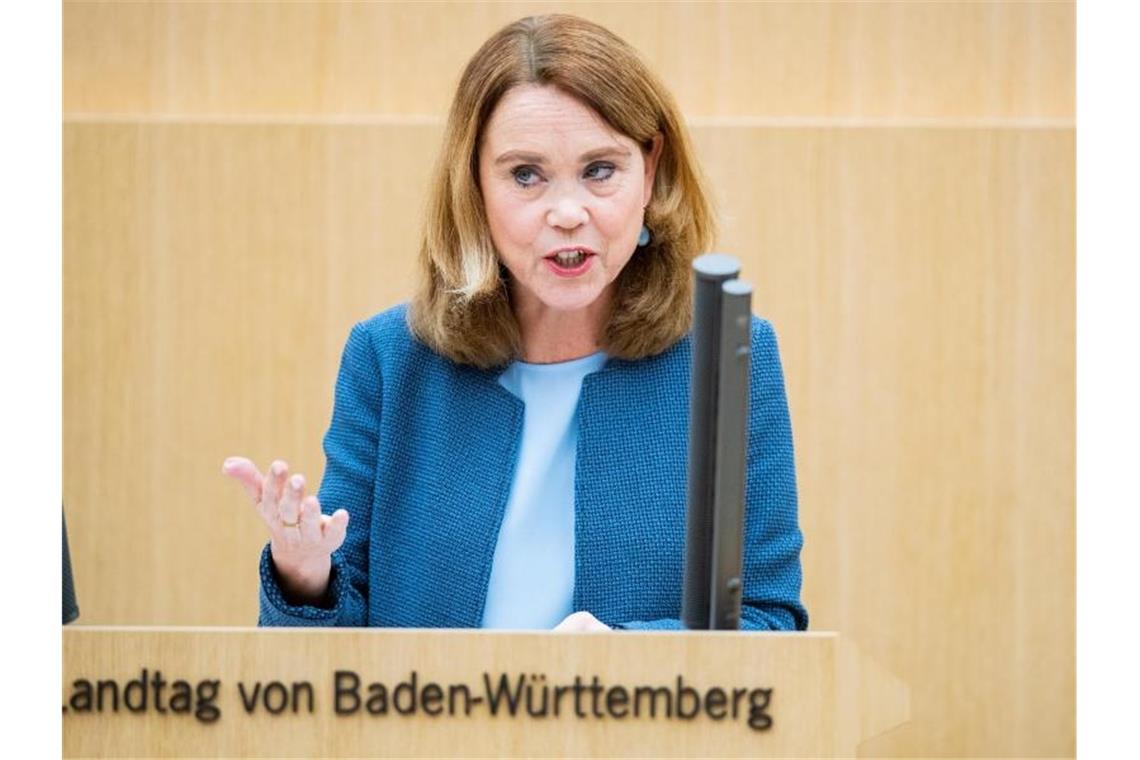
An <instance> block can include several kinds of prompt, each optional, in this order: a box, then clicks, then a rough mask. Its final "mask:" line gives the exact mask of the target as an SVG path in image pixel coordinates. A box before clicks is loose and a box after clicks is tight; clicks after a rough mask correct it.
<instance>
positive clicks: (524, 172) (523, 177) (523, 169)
mask: <svg viewBox="0 0 1140 760" xmlns="http://www.w3.org/2000/svg"><path fill="white" fill-rule="evenodd" d="M511 174H512V175H513V176H514V178H515V182H516V183H518V184H519V185H520V186H521V187H533V186H534V184H535V182H537V181H538V174H537V173H536V172H535V171H534V169H533V168H531V167H529V166H519V167H517V168H515V169H512V170H511Z"/></svg>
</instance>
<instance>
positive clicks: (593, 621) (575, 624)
mask: <svg viewBox="0 0 1140 760" xmlns="http://www.w3.org/2000/svg"><path fill="white" fill-rule="evenodd" d="M553 630H555V631H569V632H576V631H608V630H611V629H610V627H609V626H608V625H606V624H605V623H603V622H602V621H601V620H598V619H597V618H596V617H594V616H593V615H591V614H590V613H589V612H586V611H585V610H582V611H580V612H572V613H570V614H569V615H567V616H566V618H565V619H564V620H563V621H562V622H561V623H559V624H558V625H556V626H554V629H553Z"/></svg>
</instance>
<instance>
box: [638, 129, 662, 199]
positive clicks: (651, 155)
mask: <svg viewBox="0 0 1140 760" xmlns="http://www.w3.org/2000/svg"><path fill="white" fill-rule="evenodd" d="M664 146H665V138H664V136H662V134H661V133H660V132H658V133H657V134H655V135H654V136H653V139H652V140H651V142H650V147H649V150H648V151H643V155H644V157H645V193H644V195H643V196H642V198H641V207H642V208H645V207H646V206H648V205H649V199H650V198H652V197H653V178H654V177H656V176H657V162H658V161H659V160H660V158H661V149H662V148H663V147H664Z"/></svg>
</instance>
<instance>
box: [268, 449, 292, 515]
mask: <svg viewBox="0 0 1140 760" xmlns="http://www.w3.org/2000/svg"><path fill="white" fill-rule="evenodd" d="M288 474H289V466H288V465H287V464H285V463H284V462H282V461H281V460H280V459H275V460H273V464H271V465H270V466H269V470H268V471H267V472H266V473H265V477H264V479H263V480H262V482H261V506H262V514H263V516H266V517H270V518H272V517H276V515H277V511H278V504H279V503H280V501H281V497H282V495H283V493H282V492H283V491H284V488H285V478H286V477H288Z"/></svg>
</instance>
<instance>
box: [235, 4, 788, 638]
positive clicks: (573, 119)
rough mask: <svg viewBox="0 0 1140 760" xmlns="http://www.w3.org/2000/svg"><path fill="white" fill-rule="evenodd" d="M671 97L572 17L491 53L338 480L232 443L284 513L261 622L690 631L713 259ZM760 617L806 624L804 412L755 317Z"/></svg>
mask: <svg viewBox="0 0 1140 760" xmlns="http://www.w3.org/2000/svg"><path fill="white" fill-rule="evenodd" d="M713 233H714V229H713V219H712V214H711V212H710V208H709V204H708V201H707V199H706V196H705V193H704V191H703V190H702V187H701V179H700V174H699V171H698V169H697V166H696V164H695V161H694V157H693V153H692V148H691V147H690V144H689V141H688V138H687V136H686V133H685V129H684V126H683V124H682V121H681V117H680V113H679V111H678V109H677V106H676V104H675V103H674V101H673V98H672V96H671V95H670V94H669V93H668V92H667V91H666V90H665V88H664V87H663V86H662V85H661V83H660V82H659V81H658V79H657V78H656V77H655V76H654V75H653V74H652V73H651V72H650V71H649V70H648V69H647V68H646V66H645V65H644V64H643V63H642V62H641V60H640V58H639V57H638V55H637V53H636V52H635V51H634V50H633V49H632V48H631V47H630V46H629V45H628V44H626V43H625V42H624V41H622V40H621V39H619V38H618V37H616V36H615V35H614V34H612V33H611V32H609V31H607V30H606V29H604V28H602V27H600V26H598V25H596V24H593V23H590V22H588V21H585V20H582V19H579V18H575V17H572V16H564V15H552V16H542V17H536V18H527V19H522V20H520V21H517V22H515V23H513V24H510V25H509V26H507V27H505V28H504V29H502V30H500V31H499V32H498V33H496V34H495V35H494V36H493V37H491V39H489V40H488V41H487V42H486V43H485V44H484V45H483V46H482V47H481V48H480V49H479V51H478V52H477V53H476V54H475V56H474V57H473V58H472V59H471V61H470V62H469V63H468V64H467V67H466V69H465V70H464V72H463V76H462V78H461V80H460V82H459V85H458V89H457V92H456V95H455V99H454V102H453V103H452V106H451V109H450V113H449V115H448V119H447V125H446V129H445V132H444V137H443V147H442V152H441V155H440V159H439V161H438V164H437V166H436V168H435V171H434V176H433V180H432V184H431V190H430V199H429V203H428V209H427V218H426V222H425V227H424V232H423V241H422V244H421V246H420V252H419V261H420V275H419V277H420V282H419V286H418V290H417V292H416V293H415V295H414V297H413V299H412V300H411V302H410V303H407V304H400V305H398V306H395V307H393V308H391V309H388V310H387V311H384V312H382V313H380V314H377V315H376V316H374V317H372V318H370V319H367V320H365V321H362V322H360V323H358V324H356V325H355V326H354V327H353V329H352V331H351V333H350V334H349V336H348V341H347V344H346V345H345V348H344V353H343V356H342V359H341V364H340V370H339V374H338V377H337V381H336V390H335V399H334V404H333V414H332V421H331V424H330V426H329V429H328V432H327V433H326V435H325V437H324V450H325V455H326V466H325V473H324V479H323V480H322V481H321V484H320V489H319V493H318V494H317V495H313V494H310V493H307V491H306V481H305V479H304V477H303V476H302V475H300V474H293V475H290V473H289V470H288V467H287V465H286V464H285V463H284V462H282V461H275V462H273V463H272V465H271V466H270V467H269V469H268V471H267V472H265V473H264V474H262V473H261V472H260V471H259V469H258V468H257V466H256V465H255V464H254V463H253V462H251V461H250V460H248V459H245V458H242V457H232V458H230V459H227V460H226V462H225V465H224V472H225V473H226V474H228V475H231V476H232V477H234V478H235V479H237V480H238V481H240V482H241V484H242V485H243V486H244V488H245V490H246V492H247V494H248V495H249V497H250V499H251V500H252V502H253V503H254V504H255V505H256V508H257V512H258V514H259V515H260V517H261V519H262V520H263V521H264V522H265V524H266V525H267V526H268V528H269V533H270V540H269V543H268V545H267V546H266V548H265V550H264V551H263V553H262V557H261V603H260V620H259V622H260V624H261V625H270V626H286V625H325V626H405V627H407V626H411V627H480V626H482V627H487V628H516V629H519V628H552V627H553V628H555V629H556V630H604V629H609V628H630V629H680V628H683V627H684V626H683V624H682V622H681V620H680V609H681V598H682V582H683V563H684V555H685V524H686V518H685V509H686V497H687V491H686V467H687V444H688V417H689V376H690V375H689V373H690V361H691V356H692V350H691V340H690V337H689V335H688V332H689V329H690V323H691V319H692V303H691V298H692V285H691V269H690V267H691V263H692V260H693V258H694V257H695V256H696V255H698V254H700V253H702V252H704V251H706V250H707V249H708V248H709V246H710V245H711V243H712V239H713ZM752 334H753V337H752V360H751V386H750V387H751V391H750V419H749V421H748V451H747V487H746V494H745V501H746V512H745V526H744V527H745V535H744V537H743V547H744V549H743V555H744V556H743V561H744V567H743V593H742V608H741V627H742V628H747V629H786V630H796V629H798V630H803V629H805V628H806V627H807V613H806V611H805V610H804V608H803V606H802V605H801V603H800V599H799V597H800V585H801V574H800V559H799V554H800V549H801V546H802V543H803V539H802V535H801V533H800V530H799V527H798V522H797V515H796V511H797V508H796V498H797V497H796V480H795V466H794V461H793V450H792V435H791V425H790V420H789V416H788V407H787V400H786V398H785V393H784V383H783V373H782V369H781V365H780V359H779V354H778V350H777V345H776V337H775V335H774V333H773V331H772V328H771V326H770V325H769V324H768V323H767V322H766V321H764V320H761V319H758V318H756V317H753V325H752Z"/></svg>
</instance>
